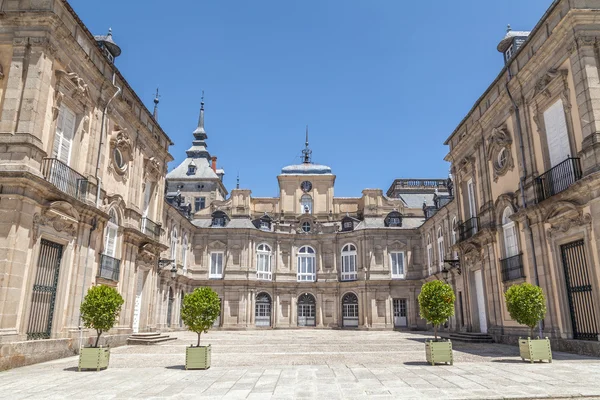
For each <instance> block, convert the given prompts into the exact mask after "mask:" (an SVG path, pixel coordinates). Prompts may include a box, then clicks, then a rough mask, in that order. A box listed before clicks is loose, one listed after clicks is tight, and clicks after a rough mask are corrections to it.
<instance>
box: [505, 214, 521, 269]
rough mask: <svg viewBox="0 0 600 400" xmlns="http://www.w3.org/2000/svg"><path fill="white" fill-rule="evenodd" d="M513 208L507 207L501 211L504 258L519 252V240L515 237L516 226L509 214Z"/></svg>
mask: <svg viewBox="0 0 600 400" xmlns="http://www.w3.org/2000/svg"><path fill="white" fill-rule="evenodd" d="M512 214H513V210H512V209H511V208H510V206H509V207H506V208H505V209H504V212H503V213H502V234H503V236H504V256H505V257H504V258H510V257H514V256H516V255H518V254H519V241H518V237H517V227H516V224H515V222H514V221H513V220H511V219H510V216H511V215H512Z"/></svg>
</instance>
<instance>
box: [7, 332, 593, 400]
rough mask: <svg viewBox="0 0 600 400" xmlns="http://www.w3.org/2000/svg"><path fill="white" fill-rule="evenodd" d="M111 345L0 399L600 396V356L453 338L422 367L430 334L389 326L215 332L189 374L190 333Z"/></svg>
mask: <svg viewBox="0 0 600 400" xmlns="http://www.w3.org/2000/svg"><path fill="white" fill-rule="evenodd" d="M171 335H172V336H174V337H177V340H175V341H171V342H168V343H166V344H163V345H157V346H124V347H119V348H114V349H112V351H111V360H110V366H109V368H108V369H107V370H104V371H101V372H95V371H85V372H77V360H78V359H77V357H69V358H65V359H60V360H55V361H50V362H46V363H41V364H37V365H31V366H27V367H22V368H17V369H13V370H9V371H5V372H2V373H0V398H2V399H72V398H77V399H92V398H93V399H129V398H173V399H188V398H189V399H327V400H333V399H367V398H379V399H423V398H432V399H433V398H440V399H480V398H489V399H503V398H572V397H578V398H600V380H599V379H598V377H599V376H600V359H597V358H591V357H584V356H578V355H573V354H566V353H558V352H555V353H554V361H553V363H552V364H548V363H543V364H540V363H535V364H529V363H526V362H522V361H521V359H520V358H519V356H518V349H517V348H516V347H513V346H507V345H501V344H467V343H458V342H455V343H454V349H455V352H454V365H453V366H446V365H437V366H435V367H432V366H430V365H428V364H426V363H425V361H424V359H425V354H424V345H423V341H424V339H425V338H426V337H428V336H426V335H423V334H418V333H407V332H393V331H349V330H343V331H340V330H316V329H302V330H254V331H211V332H209V333H208V334H205V335H203V336H202V342H203V344H205V345H206V344H209V343H210V344H211V346H212V350H213V353H212V367H211V368H210V369H209V370H206V371H202V370H194V371H191V370H190V371H186V370H185V369H184V367H183V364H184V361H185V347H186V346H189V345H190V344H191V343H195V340H196V335H195V334H193V333H190V332H175V333H172V334H171Z"/></svg>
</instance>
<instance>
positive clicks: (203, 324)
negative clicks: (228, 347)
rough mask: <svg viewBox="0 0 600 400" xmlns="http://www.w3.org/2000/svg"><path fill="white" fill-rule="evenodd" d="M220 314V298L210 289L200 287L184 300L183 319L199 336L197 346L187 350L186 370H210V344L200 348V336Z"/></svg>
mask: <svg viewBox="0 0 600 400" xmlns="http://www.w3.org/2000/svg"><path fill="white" fill-rule="evenodd" d="M220 313H221V301H220V300H219V296H218V295H217V293H216V292H215V291H214V290H212V289H211V288H209V287H199V288H197V289H195V290H194V291H193V292H192V293H190V294H187V295H185V297H184V298H183V307H182V308H181V319H182V320H183V323H184V324H185V325H186V326H187V327H188V329H189V330H190V331H192V332H196V333H197V334H198V342H197V343H196V346H194V345H191V346H190V347H187V348H186V349H185V369H208V368H210V357H211V349H210V344H209V345H208V346H200V335H201V334H202V333H206V332H208V330H209V329H210V328H211V327H212V326H213V323H214V322H215V320H216V319H217V317H218V316H219V314H220Z"/></svg>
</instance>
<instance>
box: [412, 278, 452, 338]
mask: <svg viewBox="0 0 600 400" xmlns="http://www.w3.org/2000/svg"><path fill="white" fill-rule="evenodd" d="M455 300H456V296H454V291H453V290H452V286H450V285H448V284H447V283H444V282H442V281H437V280H436V281H431V282H427V283H425V284H424V285H423V287H421V293H420V294H419V312H420V314H421V318H424V319H425V320H427V322H429V323H430V324H433V330H434V334H435V338H436V339H437V327H438V325H440V324H443V323H444V322H446V321H447V320H448V318H450V317H451V316H453V315H454V301H455Z"/></svg>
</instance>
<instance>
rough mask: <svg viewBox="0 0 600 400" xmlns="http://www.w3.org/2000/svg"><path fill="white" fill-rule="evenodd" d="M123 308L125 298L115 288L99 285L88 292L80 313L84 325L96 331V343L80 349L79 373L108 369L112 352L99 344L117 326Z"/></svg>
mask: <svg viewBox="0 0 600 400" xmlns="http://www.w3.org/2000/svg"><path fill="white" fill-rule="evenodd" d="M121 306H123V297H121V295H120V294H119V292H118V291H117V290H116V289H115V288H113V287H110V286H106V285H97V286H92V287H91V288H90V289H89V290H88V292H87V294H86V295H85V298H84V299H83V302H82V303H81V306H80V308H79V311H80V313H81V320H82V321H83V325H84V326H85V327H86V328H92V329H95V330H96V341H95V343H94V346H91V347H83V346H82V347H81V348H80V349H79V371H81V370H82V369H95V370H96V371H100V369H102V368H108V361H109V359H110V350H109V348H108V347H102V346H100V347H98V342H99V341H100V335H102V333H104V332H106V331H108V330H110V329H111V328H112V327H113V326H114V325H115V322H116V321H117V317H118V315H119V312H121Z"/></svg>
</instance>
